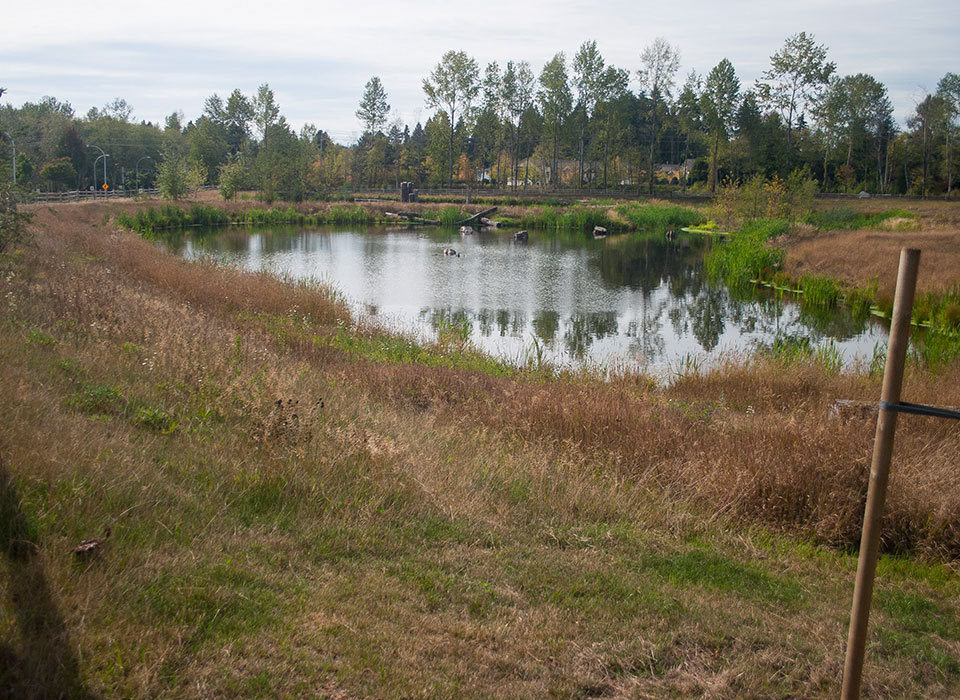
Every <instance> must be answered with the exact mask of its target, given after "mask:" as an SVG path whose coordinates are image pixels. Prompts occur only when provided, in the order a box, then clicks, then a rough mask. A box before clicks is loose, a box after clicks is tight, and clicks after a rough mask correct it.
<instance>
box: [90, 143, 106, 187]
mask: <svg viewBox="0 0 960 700" xmlns="http://www.w3.org/2000/svg"><path fill="white" fill-rule="evenodd" d="M101 158H103V166H104V168H103V171H104V172H103V182H104V184H106V182H107V172H106V171H107V168H106V166H107V154H106V153H104V154H103V155H102V156H97V157H96V158H94V159H93V191H94V192H96V191H97V189H99V188H98V187H97V163H99V162H100V159H101Z"/></svg>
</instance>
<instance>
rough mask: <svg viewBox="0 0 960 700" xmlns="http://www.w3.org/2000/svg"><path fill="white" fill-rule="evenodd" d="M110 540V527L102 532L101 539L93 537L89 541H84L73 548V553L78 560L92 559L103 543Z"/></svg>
mask: <svg viewBox="0 0 960 700" xmlns="http://www.w3.org/2000/svg"><path fill="white" fill-rule="evenodd" d="M108 539H110V527H109V526H108V527H107V529H106V530H104V532H103V537H94V538H93V539H90V540H84V541H83V542H81V543H80V544H78V545H77V546H76V547H74V548H73V553H74V554H75V555H77V556H78V557H80V558H84V557H92V556H95V555H97V554H99V553H100V551H101V550H102V549H103V545H104V543H105V542H106V541H107V540H108Z"/></svg>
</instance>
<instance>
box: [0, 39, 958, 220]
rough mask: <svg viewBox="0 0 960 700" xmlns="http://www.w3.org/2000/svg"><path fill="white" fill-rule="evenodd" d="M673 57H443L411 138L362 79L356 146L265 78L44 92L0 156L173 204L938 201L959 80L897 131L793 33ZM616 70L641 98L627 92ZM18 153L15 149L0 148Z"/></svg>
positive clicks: (949, 77)
mask: <svg viewBox="0 0 960 700" xmlns="http://www.w3.org/2000/svg"><path fill="white" fill-rule="evenodd" d="M679 65H680V53H679V50H678V49H677V47H675V46H673V45H671V44H670V43H669V42H667V41H666V40H664V39H662V38H658V39H656V40H654V41H653V42H651V44H650V45H648V46H647V47H645V48H644V49H643V50H642V51H641V52H640V54H639V61H638V64H637V65H636V66H634V67H632V68H631V70H628V69H625V68H619V67H616V66H613V65H610V64H608V63H607V62H606V61H605V59H604V58H603V56H602V55H601V53H600V51H599V49H598V47H597V42H596V41H586V42H584V43H583V44H582V45H581V46H580V47H579V49H578V50H577V52H576V53H575V54H574V55H573V56H572V58H568V57H567V55H566V54H565V53H563V52H559V53H557V54H556V55H554V56H553V57H552V58H551V59H550V60H549V61H547V63H546V64H545V65H544V66H543V68H542V69H541V70H540V71H539V73H536V72H535V71H534V69H533V67H532V66H531V65H530V64H529V63H528V62H527V61H508V62H507V63H506V64H505V65H500V64H499V63H497V62H491V63H488V64H487V65H486V66H485V67H484V68H483V69H482V70H481V67H480V65H479V64H478V63H477V61H476V60H475V59H474V58H473V57H471V56H469V55H467V54H466V53H464V52H463V51H448V52H446V53H444V54H443V55H442V57H441V58H440V60H439V61H438V63H437V64H436V66H435V67H434V68H433V70H432V71H431V72H430V74H429V75H428V76H427V77H425V78H424V79H423V94H424V103H425V105H426V107H427V108H428V109H430V110H432V115H431V116H430V118H429V119H427V121H426V122H425V123H422V124H421V123H417V124H415V125H414V126H413V127H412V128H411V127H410V125H407V124H403V123H402V122H401V121H399V120H393V121H390V119H389V117H390V103H389V96H388V93H387V91H386V88H385V86H384V85H383V84H382V82H381V80H380V78H379V77H378V76H373V77H371V78H370V80H369V81H368V82H367V83H366V85H365V86H364V89H363V93H362V97H361V99H360V102H359V104H358V108H357V111H356V116H357V118H358V119H359V120H360V122H361V123H362V124H363V133H362V135H361V136H360V138H359V140H358V141H357V142H356V143H355V144H351V145H342V144H338V143H335V142H334V141H333V140H332V139H331V138H330V136H329V135H328V134H327V133H326V132H325V131H323V130H322V129H319V128H317V127H316V126H314V125H313V124H307V125H305V126H304V127H302V128H301V129H300V130H299V132H296V131H295V130H294V129H293V128H291V126H290V125H289V123H288V122H287V120H286V118H285V117H284V116H283V115H282V114H281V111H280V106H279V105H278V104H277V101H276V97H275V95H274V93H273V91H272V90H271V89H270V87H269V85H267V84H264V85H261V86H260V87H259V89H258V90H257V92H256V94H254V95H251V96H247V95H244V94H243V93H241V92H240V91H239V90H234V91H233V92H232V93H231V94H230V95H229V96H228V97H226V98H223V97H221V96H219V95H216V94H214V95H211V96H210V97H209V98H207V100H206V101H205V104H204V108H203V112H202V114H201V115H200V116H198V117H197V118H195V119H193V120H191V121H186V120H185V117H184V115H182V114H181V113H178V112H174V113H172V114H171V115H170V116H168V117H167V118H166V119H165V121H164V123H163V124H162V125H159V124H152V123H150V122H139V123H137V122H136V121H134V120H133V119H132V111H133V110H132V107H131V106H130V105H129V104H128V103H127V102H126V101H124V100H122V99H119V98H118V99H116V100H114V101H113V102H112V103H110V104H108V105H105V106H104V107H103V108H102V109H97V108H92V109H90V110H89V111H88V112H87V113H86V115H84V116H82V117H78V116H77V115H76V114H75V113H74V110H73V108H72V107H71V106H70V105H69V104H68V103H65V102H60V101H58V100H57V99H55V98H52V97H47V98H44V99H42V100H41V101H40V102H38V103H26V104H24V105H22V106H21V107H19V108H14V107H12V106H11V105H9V104H7V105H5V106H3V107H0V131H2V132H3V133H2V134H0V141H2V142H0V157H3V158H4V160H3V161H2V162H5V163H9V164H10V167H9V168H2V169H0V178H4V179H10V178H12V176H13V171H14V169H15V170H16V175H17V181H18V184H21V185H23V186H25V187H30V188H42V189H74V188H81V189H88V188H97V189H99V188H102V187H103V185H104V184H106V185H107V187H108V188H112V189H116V188H131V187H146V186H155V185H156V186H160V187H161V188H162V189H163V190H164V191H165V192H166V193H167V194H168V195H169V196H173V197H177V196H179V195H180V194H182V193H184V192H186V191H187V190H189V189H190V188H192V187H196V186H199V185H219V186H220V187H221V190H222V192H223V193H224V195H225V196H227V197H230V196H233V195H234V194H235V193H236V192H238V191H239V190H242V189H256V190H257V191H258V192H259V194H260V196H261V197H262V198H263V199H266V200H273V199H285V200H293V201H299V200H303V199H308V198H314V197H321V196H324V195H326V194H329V193H331V192H333V191H336V190H338V189H341V188H361V187H372V188H393V187H397V186H398V185H399V183H400V182H401V181H413V182H415V183H417V184H418V185H419V186H420V187H446V186H463V185H466V186H471V187H496V188H500V189H503V188H508V189H514V190H524V189H545V190H552V191H555V190H562V189H565V188H576V189H601V190H623V191H627V192H634V193H648V194H653V193H654V191H655V190H656V189H658V188H660V189H662V188H664V187H670V188H674V189H678V190H681V191H686V190H688V189H689V190H695V191H704V192H715V191H716V190H717V187H718V185H719V184H720V183H723V182H727V181H729V182H736V181H743V180H746V179H748V178H751V177H754V176H756V175H758V174H759V175H763V176H764V177H768V178H772V177H774V176H778V177H780V178H786V177H788V176H789V175H790V173H793V172H796V171H798V170H801V171H803V172H804V173H805V174H806V175H807V176H809V177H812V178H814V179H815V180H816V181H817V182H818V184H819V186H820V189H821V190H822V191H828V192H848V193H856V192H860V191H867V192H871V193H877V194H914V195H922V196H928V195H947V196H949V195H950V194H951V193H952V191H953V182H954V174H955V171H956V162H957V148H958V146H957V144H958V141H960V139H958V132H960V75H958V74H956V73H950V72H948V73H946V74H945V75H944V77H943V78H942V79H941V80H940V82H939V84H938V85H937V89H936V91H935V92H932V93H930V94H928V95H926V96H925V97H924V99H923V100H922V101H921V102H920V103H919V104H917V105H916V108H915V110H914V111H913V113H912V114H911V115H910V116H909V118H908V119H907V121H906V124H905V125H904V127H905V128H901V127H900V126H899V125H898V124H897V122H896V121H895V120H894V118H893V106H892V103H891V101H890V99H889V95H888V93H887V88H886V86H884V85H883V84H882V83H881V82H879V81H878V80H876V79H875V78H874V77H873V76H870V75H867V74H864V73H858V74H856V75H840V74H839V73H838V72H837V70H836V65H835V64H834V63H833V62H831V61H829V60H828V50H827V48H826V47H825V46H823V45H821V44H817V43H816V40H815V38H814V37H813V36H812V35H808V34H806V33H804V32H800V33H799V34H796V35H793V36H791V37H788V38H787V39H786V41H785V42H784V44H783V46H782V47H781V48H780V50H778V51H777V52H776V53H775V54H774V55H773V56H771V59H770V66H769V68H768V69H767V70H766V71H764V72H763V74H762V76H761V78H760V79H759V80H758V81H757V82H756V83H755V84H754V85H753V86H749V87H747V86H744V85H743V84H741V81H740V79H739V77H738V76H737V72H736V69H735V67H734V66H733V64H732V63H731V62H730V61H729V60H728V59H726V58H724V59H722V60H721V61H720V62H719V63H718V64H717V65H716V66H714V67H713V68H712V69H710V70H709V71H708V72H706V73H703V74H701V73H697V72H696V71H693V72H691V73H690V74H689V75H687V76H686V77H685V79H684V80H683V81H682V82H680V80H679V79H678V76H677V72H678V68H679ZM631 76H633V77H635V78H636V79H637V84H638V85H639V89H638V90H636V91H635V92H634V91H631V90H630V88H629V86H630V82H631V81H630V79H631ZM14 147H15V150H16V155H15V156H14V153H13V150H14Z"/></svg>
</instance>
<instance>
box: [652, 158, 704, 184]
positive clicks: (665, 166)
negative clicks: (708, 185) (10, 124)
mask: <svg viewBox="0 0 960 700" xmlns="http://www.w3.org/2000/svg"><path fill="white" fill-rule="evenodd" d="M696 162H697V161H696V160H695V159H694V158H687V159H686V160H685V161H683V162H682V163H658V164H657V166H656V171H655V172H656V174H657V178H660V179H664V180H666V181H667V182H669V183H671V184H677V185H679V184H680V183H681V182H683V181H684V180H686V179H687V178H689V177H690V171H692V170H693V164H694V163H696Z"/></svg>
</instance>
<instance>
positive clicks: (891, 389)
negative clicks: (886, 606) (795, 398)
mask: <svg viewBox="0 0 960 700" xmlns="http://www.w3.org/2000/svg"><path fill="white" fill-rule="evenodd" d="M919 266H920V251H919V250H917V249H915V248H904V249H903V250H901V251H900V269H899V271H898V272H897V291H896V296H894V300H893V323H892V324H891V326H890V344H889V346H888V347H887V365H886V368H885V369H884V372H883V391H882V393H881V399H882V400H883V401H886V402H889V403H891V404H897V403H900V390H901V388H902V385H903V370H904V366H905V364H906V358H907V345H908V344H909V341H910V317H911V315H912V314H913V296H914V292H915V290H916V286H917V269H918V268H919ZM896 429H897V412H896V411H890V410H881V411H880V414H879V416H878V417H877V434H876V438H875V439H874V443H873V463H872V464H871V466H870V483H869V485H868V487H867V507H866V510H865V511H864V515H863V533H862V535H861V538H860V558H859V561H858V562H857V582H856V585H855V587H854V589H853V607H852V608H851V611H850V631H849V633H848V635H847V658H846V661H845V663H844V667H843V690H842V692H841V695H840V697H841V699H842V700H856V699H857V698H859V697H860V685H861V680H862V675H863V656H864V651H865V649H866V642H867V622H868V620H869V617H870V603H871V601H872V599H873V580H874V575H875V574H876V570H877V552H878V550H879V547H880V518H881V516H882V515H883V503H884V500H885V499H886V495H887V480H888V477H889V476H890V458H891V456H892V454H893V438H894V434H895V433H896Z"/></svg>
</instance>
